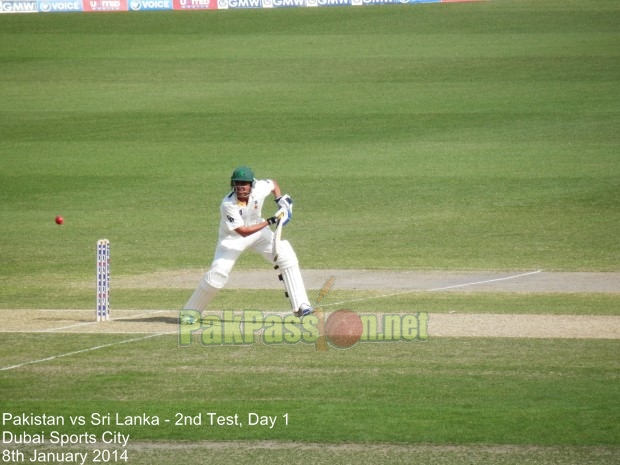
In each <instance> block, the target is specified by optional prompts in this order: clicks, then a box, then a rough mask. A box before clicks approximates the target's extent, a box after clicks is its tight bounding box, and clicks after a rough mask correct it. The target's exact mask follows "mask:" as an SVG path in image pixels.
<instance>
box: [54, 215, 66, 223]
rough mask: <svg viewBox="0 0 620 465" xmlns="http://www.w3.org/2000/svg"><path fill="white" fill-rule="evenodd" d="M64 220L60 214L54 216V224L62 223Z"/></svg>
mask: <svg viewBox="0 0 620 465" xmlns="http://www.w3.org/2000/svg"><path fill="white" fill-rule="evenodd" d="M64 222H65V219H64V218H63V217H62V216H57V217H56V224H63V223H64Z"/></svg>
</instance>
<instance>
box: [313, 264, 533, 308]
mask: <svg viewBox="0 0 620 465" xmlns="http://www.w3.org/2000/svg"><path fill="white" fill-rule="evenodd" d="M540 272H542V270H536V271H528V272H527V273H520V274H517V275H513V276H506V277H504V278H494V279H486V280H484V281H475V282H472V283H464V284H456V285H454V286H446V287H436V288H433V289H426V290H422V289H417V290H407V291H401V292H394V293H392V294H383V295H377V296H374V297H365V298H363V299H354V300H343V301H342V302H336V303H333V304H327V305H320V307H321V308H323V307H333V306H334V305H343V304H350V303H353V302H365V301H367V300H374V299H383V298H386V297H394V296H397V295H405V294H413V293H414V292H437V291H446V290H448V289H457V288H459V287H466V286H475V285H476V284H486V283H493V282H496V281H506V280H508V279H515V278H521V277H523V276H530V275H533V274H537V273H540Z"/></svg>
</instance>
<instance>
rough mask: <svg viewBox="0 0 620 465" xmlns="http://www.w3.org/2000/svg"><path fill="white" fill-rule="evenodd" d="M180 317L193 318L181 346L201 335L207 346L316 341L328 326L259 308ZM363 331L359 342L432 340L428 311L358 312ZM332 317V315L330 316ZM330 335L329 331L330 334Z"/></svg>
mask: <svg viewBox="0 0 620 465" xmlns="http://www.w3.org/2000/svg"><path fill="white" fill-rule="evenodd" d="M179 316H180V320H181V321H183V320H185V321H187V320H188V319H189V321H191V323H190V324H181V325H179V346H182V347H187V346H190V345H191V344H192V342H193V339H194V338H193V335H195V334H198V335H200V342H201V344H202V345H205V346H212V345H229V344H232V345H237V344H254V343H256V342H258V341H261V342H263V343H264V344H267V345H271V344H296V343H299V342H303V343H307V344H315V343H316V342H317V341H318V340H319V337H320V336H324V334H321V331H320V328H321V327H323V326H324V324H323V322H322V321H321V322H320V321H319V318H320V317H319V316H318V315H316V314H314V315H308V316H305V317H303V318H302V319H300V318H299V317H296V316H294V315H290V314H289V315H285V316H283V315H280V314H277V313H264V312H261V311H257V310H246V311H242V312H235V311H233V310H225V311H222V312H218V313H210V314H207V315H204V316H202V317H201V315H200V312H197V311H194V310H183V311H181V312H180V315H179ZM358 316H359V320H360V322H361V334H359V335H358V336H359V339H358V342H399V341H401V342H411V341H416V340H418V341H425V340H427V339H428V332H427V324H428V314H427V313H425V312H420V313H407V314H382V315H377V314H370V313H360V314H358ZM327 319H329V318H327ZM327 336H328V337H329V334H328V335H327Z"/></svg>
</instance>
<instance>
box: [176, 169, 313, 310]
mask: <svg viewBox="0 0 620 465" xmlns="http://www.w3.org/2000/svg"><path fill="white" fill-rule="evenodd" d="M230 187H231V189H232V191H231V192H230V193H229V194H228V195H227V196H226V197H224V200H222V203H221V205H220V213H221V220H220V230H219V239H218V243H217V247H216V249H215V256H214V258H213V263H212V264H211V268H210V269H209V271H208V272H207V273H206V274H205V275H204V276H203V278H202V279H201V280H200V282H199V283H198V287H197V288H196V290H195V291H194V293H193V294H192V296H191V297H190V298H189V300H188V301H187V303H186V304H185V306H184V308H183V309H184V310H197V311H199V312H201V313H202V312H204V310H205V309H206V308H207V306H208V305H209V303H210V302H211V301H212V300H213V298H214V297H215V295H216V294H217V293H218V291H219V290H220V289H222V288H223V287H224V286H225V285H226V282H227V281H228V277H229V275H230V272H231V270H232V268H233V266H234V265H235V262H236V261H237V259H238V258H239V256H240V255H241V253H242V252H243V251H244V250H246V249H248V248H250V249H252V250H254V251H255V252H257V253H259V254H261V255H262V256H263V257H264V258H265V259H266V260H267V261H268V262H270V263H272V264H273V263H274V260H273V259H274V255H273V250H272V241H273V236H274V233H273V232H272V230H271V229H270V228H269V226H270V225H273V224H275V223H276V222H277V221H278V220H280V221H282V222H283V223H282V224H283V225H285V224H287V223H288V222H289V221H290V219H291V217H292V212H293V201H292V200H291V197H290V196H289V195H282V192H281V190H280V186H279V185H278V183H277V182H276V181H274V180H272V179H264V180H257V179H256V178H255V177H254V172H253V171H252V169H251V168H248V167H246V166H242V167H239V168H236V169H235V170H234V171H233V173H232V176H231V178H230ZM271 194H273V196H274V197H275V202H276V204H277V206H278V207H279V209H278V211H277V212H276V214H275V215H274V216H272V217H270V218H268V219H266V220H265V219H263V218H262V209H263V205H264V203H265V200H266V199H267V197H269V196H270V195H271ZM279 249H280V250H279V252H278V256H277V258H276V260H275V269H276V270H278V271H279V272H280V273H281V274H280V280H281V281H283V282H284V287H285V288H286V295H287V297H288V298H289V300H290V303H291V308H292V310H293V313H294V314H295V315H296V316H298V317H303V316H305V315H309V314H310V313H312V311H313V310H312V307H311V306H310V303H309V300H308V295H307V294H306V288H305V286H304V282H303V279H302V276H301V272H300V270H299V263H298V261H297V255H296V254H295V251H294V250H293V247H292V246H291V245H290V243H289V242H288V241H286V240H282V241H281V242H280V244H279Z"/></svg>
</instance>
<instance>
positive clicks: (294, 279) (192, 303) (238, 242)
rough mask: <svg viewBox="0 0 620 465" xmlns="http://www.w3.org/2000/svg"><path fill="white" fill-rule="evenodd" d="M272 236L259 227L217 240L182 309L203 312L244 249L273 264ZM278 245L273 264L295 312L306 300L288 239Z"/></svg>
mask: <svg viewBox="0 0 620 465" xmlns="http://www.w3.org/2000/svg"><path fill="white" fill-rule="evenodd" d="M272 239H273V231H271V229H269V228H263V229H261V230H260V231H258V232H257V233H255V234H252V235H250V236H246V237H242V236H239V237H232V238H224V239H221V240H220V241H219V242H218V244H217V247H216V249H215V255H214V257H213V263H212V264H211V268H210V269H209V271H208V272H207V273H206V274H205V275H204V277H203V278H202V279H201V281H200V284H199V285H198V288H197V289H196V291H194V294H193V295H192V297H190V299H189V301H188V302H187V303H186V304H185V307H184V308H185V309H193V310H198V311H203V310H204V309H205V308H206V306H207V305H208V304H209V302H210V301H211V300H212V299H213V298H214V297H215V295H216V294H217V292H218V291H219V290H220V289H222V288H223V287H224V285H225V284H226V282H227V281H228V277H229V275H230V272H231V271H232V269H233V267H234V266H235V263H236V262H237V259H238V258H239V256H240V255H241V253H243V252H244V251H245V250H246V249H248V248H249V249H252V250H254V251H255V252H257V253H259V254H260V255H262V256H263V257H264V258H265V260H267V261H268V262H269V263H271V264H273V263H274V261H273V253H272ZM281 245H282V247H281V249H282V250H281V252H280V255H279V256H278V260H277V261H276V262H275V264H276V265H277V266H278V269H279V270H280V271H281V272H282V280H283V281H284V286H285V287H286V291H287V296H288V298H289V299H290V302H291V308H292V310H293V311H297V310H298V309H299V307H300V306H302V305H309V299H308V295H307V294H306V288H305V286H304V283H303V279H302V276H301V272H300V270H299V263H298V261H297V255H296V254H295V251H294V250H293V247H291V245H290V244H289V242H288V241H282V244H281Z"/></svg>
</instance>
